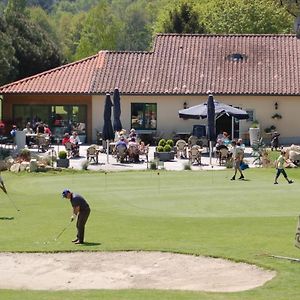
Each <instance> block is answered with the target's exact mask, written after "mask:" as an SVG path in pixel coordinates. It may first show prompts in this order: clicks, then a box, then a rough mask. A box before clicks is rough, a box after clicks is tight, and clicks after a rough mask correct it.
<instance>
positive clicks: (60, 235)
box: [54, 221, 72, 241]
mask: <svg viewBox="0 0 300 300" xmlns="http://www.w3.org/2000/svg"><path fill="white" fill-rule="evenodd" d="M71 224H72V221H70V223H69V224H68V225H67V226H66V227H65V228H64V229H63V230H62V231H61V232H60V233H59V234H58V235H57V237H56V238H55V239H54V241H57V240H58V238H59V237H60V236H61V235H62V234H63V233H64V232H65V231H66V230H67V229H68V227H69V226H70V225H71Z"/></svg>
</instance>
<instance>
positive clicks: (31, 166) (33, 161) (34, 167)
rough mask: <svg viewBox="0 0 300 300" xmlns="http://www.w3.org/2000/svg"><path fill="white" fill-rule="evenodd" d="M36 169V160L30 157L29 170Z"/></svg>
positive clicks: (34, 170) (33, 170)
mask: <svg viewBox="0 0 300 300" xmlns="http://www.w3.org/2000/svg"><path fill="white" fill-rule="evenodd" d="M37 169H38V164H37V160H36V159H34V158H32V159H31V160H30V163H29V172H36V171H37Z"/></svg>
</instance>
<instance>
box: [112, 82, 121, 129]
mask: <svg viewBox="0 0 300 300" xmlns="http://www.w3.org/2000/svg"><path fill="white" fill-rule="evenodd" d="M113 100H114V107H113V109H114V130H115V131H120V130H121V129H122V124H121V120H120V116H121V103H120V100H121V99H120V93H119V90H118V88H115V90H114V94H113Z"/></svg>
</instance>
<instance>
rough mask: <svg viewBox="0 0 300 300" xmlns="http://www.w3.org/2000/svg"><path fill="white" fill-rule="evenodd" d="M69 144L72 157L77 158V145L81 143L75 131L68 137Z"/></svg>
mask: <svg viewBox="0 0 300 300" xmlns="http://www.w3.org/2000/svg"><path fill="white" fill-rule="evenodd" d="M70 142H71V144H72V156H73V157H76V156H79V145H80V144H81V142H80V139H79V136H78V134H77V132H76V131H74V132H73V133H72V135H71V137H70Z"/></svg>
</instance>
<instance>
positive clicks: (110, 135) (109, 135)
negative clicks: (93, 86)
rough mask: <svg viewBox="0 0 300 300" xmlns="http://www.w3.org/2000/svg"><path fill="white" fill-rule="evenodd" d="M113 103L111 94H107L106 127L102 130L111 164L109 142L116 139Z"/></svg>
mask: <svg viewBox="0 0 300 300" xmlns="http://www.w3.org/2000/svg"><path fill="white" fill-rule="evenodd" d="M112 105H113V104H112V102H111V99H110V94H109V93H107V94H106V97H105V106H104V125H103V130H102V136H103V139H104V140H105V141H106V151H107V162H109V159H108V155H109V141H110V140H113V139H114V131H113V127H112V124H111V107H112Z"/></svg>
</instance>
